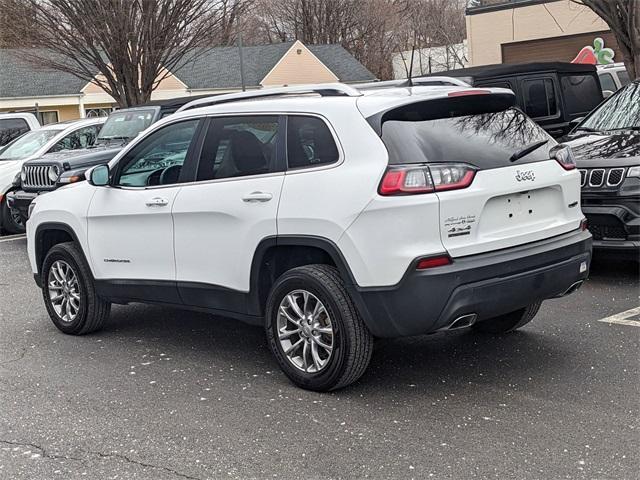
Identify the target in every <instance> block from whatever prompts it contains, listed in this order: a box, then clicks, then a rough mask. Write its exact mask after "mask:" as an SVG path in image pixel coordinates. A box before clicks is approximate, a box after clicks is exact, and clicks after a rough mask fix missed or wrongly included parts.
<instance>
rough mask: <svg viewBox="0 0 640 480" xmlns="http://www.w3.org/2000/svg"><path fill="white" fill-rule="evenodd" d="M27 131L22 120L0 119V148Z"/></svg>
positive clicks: (27, 128) (25, 124) (26, 126)
mask: <svg viewBox="0 0 640 480" xmlns="http://www.w3.org/2000/svg"><path fill="white" fill-rule="evenodd" d="M28 131H29V125H27V122H26V120H24V119H23V118H5V119H2V118H0V146H2V145H6V144H7V143H9V142H10V141H11V140H13V139H15V138H18V137H19V136H20V135H22V134H23V133H24V132H28Z"/></svg>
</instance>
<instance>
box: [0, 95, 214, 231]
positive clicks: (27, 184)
mask: <svg viewBox="0 0 640 480" xmlns="http://www.w3.org/2000/svg"><path fill="white" fill-rule="evenodd" d="M209 96H210V95H209ZM202 97H203V96H202V95H201V96H193V97H181V98H174V99H170V100H162V101H155V102H149V103H147V104H146V105H143V106H140V107H132V108H126V109H121V110H117V111H115V112H113V113H112V114H111V115H109V118H108V119H107V121H106V122H105V124H104V125H103V126H102V129H101V130H100V133H99V134H98V138H97V140H96V143H95V144H94V145H92V146H91V147H89V148H86V149H82V150H74V151H64V152H60V153H50V154H47V155H44V156H42V157H40V158H36V159H34V160H30V161H28V162H25V163H24V165H23V166H22V172H21V175H20V188H19V189H18V190H15V191H13V192H11V193H10V194H8V195H7V204H8V205H9V208H11V209H12V211H14V212H18V213H19V214H20V216H21V217H22V220H23V221H26V220H27V218H28V217H29V205H30V204H31V202H32V201H33V199H34V198H36V197H37V196H38V195H42V194H44V193H48V192H51V191H53V190H55V189H57V188H59V187H62V186H64V185H68V184H70V183H74V182H79V181H82V180H85V177H84V172H85V171H87V170H88V169H89V168H91V167H93V166H95V165H100V164H104V163H107V162H109V160H111V159H112V158H113V157H115V156H116V154H117V153H118V152H119V151H120V150H122V149H123V148H124V146H125V145H126V144H127V143H129V142H130V141H131V140H133V139H134V138H135V137H137V136H138V135H139V134H140V132H142V131H143V130H145V129H146V128H147V127H149V126H150V125H151V124H153V123H155V122H157V121H158V120H160V119H161V118H164V117H166V116H167V115H171V114H172V113H175V112H176V111H177V110H178V109H179V108H180V107H182V106H183V105H185V104H186V103H188V102H191V101H192V100H196V99H198V98H202ZM51 166H55V167H57V170H58V172H60V173H59V175H58V178H57V180H51V179H50V178H49V176H48V175H47V174H46V172H48V171H49V168H50V167H51Z"/></svg>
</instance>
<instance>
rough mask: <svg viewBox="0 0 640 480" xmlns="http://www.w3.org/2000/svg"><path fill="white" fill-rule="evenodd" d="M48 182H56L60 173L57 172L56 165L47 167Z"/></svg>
mask: <svg viewBox="0 0 640 480" xmlns="http://www.w3.org/2000/svg"><path fill="white" fill-rule="evenodd" d="M48 173H49V180H51V181H52V182H55V181H56V180H58V175H59V174H60V171H59V170H58V167H57V166H56V165H51V166H50V167H49V172H48Z"/></svg>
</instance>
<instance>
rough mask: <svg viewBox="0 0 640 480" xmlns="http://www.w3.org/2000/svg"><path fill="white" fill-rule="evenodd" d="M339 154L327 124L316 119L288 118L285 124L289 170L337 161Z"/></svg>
mask: <svg viewBox="0 0 640 480" xmlns="http://www.w3.org/2000/svg"><path fill="white" fill-rule="evenodd" d="M339 157H340V154H339V153H338V147H337V146H336V142H335V140H334V139H333V135H331V131H330V130H329V127H328V126H327V124H326V123H325V122H324V121H322V120H321V119H319V118H317V117H304V116H290V117H289V120H288V124H287V163H288V166H289V168H304V167H317V166H320V165H328V164H330V163H335V162H337V161H338V158H339Z"/></svg>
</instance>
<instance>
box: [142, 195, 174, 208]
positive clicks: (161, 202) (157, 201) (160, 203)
mask: <svg viewBox="0 0 640 480" xmlns="http://www.w3.org/2000/svg"><path fill="white" fill-rule="evenodd" d="M168 204H169V202H168V201H167V200H165V199H164V198H160V197H153V198H152V199H151V200H147V203H146V205H147V207H166V206H167V205H168Z"/></svg>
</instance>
